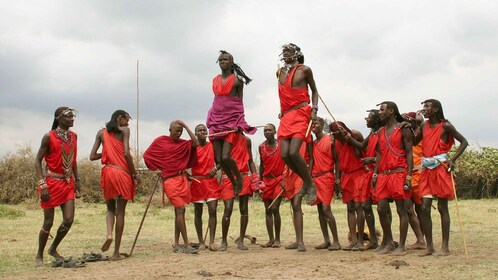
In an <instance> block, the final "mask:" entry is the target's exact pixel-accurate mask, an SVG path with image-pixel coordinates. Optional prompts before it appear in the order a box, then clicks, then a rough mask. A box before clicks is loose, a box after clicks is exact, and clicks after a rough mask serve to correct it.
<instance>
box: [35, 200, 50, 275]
mask: <svg viewBox="0 0 498 280" xmlns="http://www.w3.org/2000/svg"><path fill="white" fill-rule="evenodd" d="M53 223H54V208H50V209H43V225H42V228H41V229H40V233H39V234H38V252H37V253H36V258H35V266H36V267H41V266H43V251H45V246H46V245H47V240H48V236H49V234H50V229H51V228H52V225H53Z"/></svg>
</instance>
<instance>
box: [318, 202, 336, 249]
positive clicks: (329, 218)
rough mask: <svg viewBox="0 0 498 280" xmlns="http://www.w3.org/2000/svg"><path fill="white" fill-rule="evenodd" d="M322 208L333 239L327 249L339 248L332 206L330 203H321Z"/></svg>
mask: <svg viewBox="0 0 498 280" xmlns="http://www.w3.org/2000/svg"><path fill="white" fill-rule="evenodd" d="M322 209H323V214H324V218H325V220H326V221H327V223H328V225H329V228H330V232H332V238H333V239H334V242H332V243H331V244H330V246H329V248H328V249H329V251H333V250H340V249H341V244H339V236H338V234H337V223H336V221H335V217H334V214H333V213H332V208H331V207H330V205H326V204H322ZM327 233H328V232H327ZM327 235H328V234H327ZM329 242H330V238H329Z"/></svg>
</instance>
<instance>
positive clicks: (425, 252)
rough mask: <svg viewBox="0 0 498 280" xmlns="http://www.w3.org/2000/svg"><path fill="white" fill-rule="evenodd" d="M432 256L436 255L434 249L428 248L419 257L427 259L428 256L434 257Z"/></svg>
mask: <svg viewBox="0 0 498 280" xmlns="http://www.w3.org/2000/svg"><path fill="white" fill-rule="evenodd" d="M432 254H434V249H432V248H427V249H425V250H424V251H423V252H422V253H420V254H419V255H418V256H419V257H427V256H430V255H432Z"/></svg>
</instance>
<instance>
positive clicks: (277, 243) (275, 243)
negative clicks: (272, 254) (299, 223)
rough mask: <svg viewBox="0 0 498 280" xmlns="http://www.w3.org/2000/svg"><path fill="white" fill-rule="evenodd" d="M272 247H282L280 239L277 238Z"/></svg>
mask: <svg viewBox="0 0 498 280" xmlns="http://www.w3.org/2000/svg"><path fill="white" fill-rule="evenodd" d="M271 247H272V248H280V240H275V242H273V245H271Z"/></svg>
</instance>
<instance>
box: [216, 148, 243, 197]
mask: <svg viewBox="0 0 498 280" xmlns="http://www.w3.org/2000/svg"><path fill="white" fill-rule="evenodd" d="M221 161H222V162H223V163H224V165H225V167H226V168H227V169H228V170H229V172H227V171H226V170H225V173H226V174H227V177H228V179H230V182H232V185H233V190H234V192H235V195H236V196H237V195H238V194H239V192H240V191H241V190H242V184H243V179H242V175H241V174H240V172H239V168H238V167H237V163H236V162H235V160H234V159H233V158H232V144H230V143H228V142H225V141H224V142H223V150H222V152H221Z"/></svg>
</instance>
